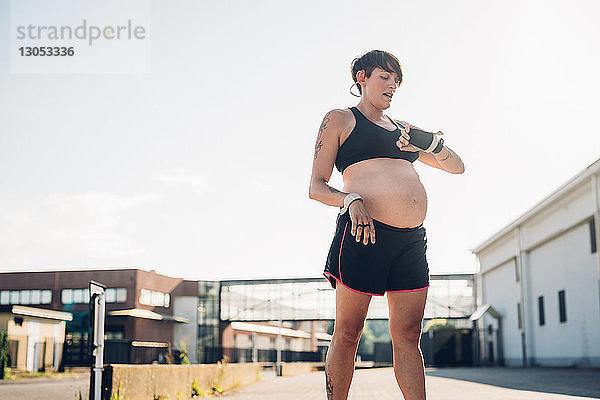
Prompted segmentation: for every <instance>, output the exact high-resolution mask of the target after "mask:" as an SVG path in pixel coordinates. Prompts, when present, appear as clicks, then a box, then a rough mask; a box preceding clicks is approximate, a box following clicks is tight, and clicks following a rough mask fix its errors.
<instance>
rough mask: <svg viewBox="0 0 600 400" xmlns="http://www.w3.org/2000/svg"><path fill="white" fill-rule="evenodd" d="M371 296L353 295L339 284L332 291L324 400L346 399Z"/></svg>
mask: <svg viewBox="0 0 600 400" xmlns="http://www.w3.org/2000/svg"><path fill="white" fill-rule="evenodd" d="M370 302H371V296H370V295H367V294H362V293H357V292H353V291H352V290H350V289H348V288H346V287H344V286H342V285H340V284H339V283H338V284H337V285H336V289H335V310H336V311H335V327H334V330H333V338H332V339H331V343H330V344H329V350H328V351H327V358H326V361H325V385H326V389H327V400H346V399H347V398H348V391H349V390H350V383H351V382H352V375H353V374H354V357H355V356H356V349H357V348H358V342H359V340H360V335H361V334H362V330H363V326H364V323H365V317H366V316H367V311H368V310H369V303H370Z"/></svg>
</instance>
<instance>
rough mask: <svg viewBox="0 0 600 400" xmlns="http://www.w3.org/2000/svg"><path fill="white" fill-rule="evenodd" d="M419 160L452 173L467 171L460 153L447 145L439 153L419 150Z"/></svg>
mask: <svg viewBox="0 0 600 400" xmlns="http://www.w3.org/2000/svg"><path fill="white" fill-rule="evenodd" d="M409 135H410V133H409ZM418 160H419V161H421V162H422V163H424V164H427V165H429V166H432V167H434V168H439V169H443V170H444V171H446V172H450V173H451V174H462V173H463V172H465V165H464V164H463V162H462V160H461V159H460V157H459V156H458V154H456V153H455V152H454V151H453V150H452V149H451V148H450V147H448V146H446V145H444V147H442V151H440V152H439V153H437V154H431V153H426V152H424V151H419V158H418Z"/></svg>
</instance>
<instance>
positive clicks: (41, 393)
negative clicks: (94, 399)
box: [0, 374, 90, 400]
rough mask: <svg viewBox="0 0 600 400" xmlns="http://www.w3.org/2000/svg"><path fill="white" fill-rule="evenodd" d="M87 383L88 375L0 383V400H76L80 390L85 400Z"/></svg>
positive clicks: (88, 380)
mask: <svg viewBox="0 0 600 400" xmlns="http://www.w3.org/2000/svg"><path fill="white" fill-rule="evenodd" d="M89 382H90V378H89V374H87V375H86V374H80V375H78V376H76V377H70V378H32V379H21V380H16V381H0V400H77V399H78V398H79V397H78V396H79V391H80V390H81V393H82V394H83V398H84V399H87V398H88V390H89V389H88V388H89Z"/></svg>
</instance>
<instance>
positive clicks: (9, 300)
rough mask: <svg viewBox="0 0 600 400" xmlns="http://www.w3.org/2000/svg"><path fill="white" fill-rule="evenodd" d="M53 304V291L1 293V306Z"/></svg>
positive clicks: (12, 291) (11, 291) (7, 291)
mask: <svg viewBox="0 0 600 400" xmlns="http://www.w3.org/2000/svg"><path fill="white" fill-rule="evenodd" d="M50 303H52V291H51V290H39V289H34V290H2V291H0V304H3V305H8V304H26V305H29V304H34V305H35V304H50Z"/></svg>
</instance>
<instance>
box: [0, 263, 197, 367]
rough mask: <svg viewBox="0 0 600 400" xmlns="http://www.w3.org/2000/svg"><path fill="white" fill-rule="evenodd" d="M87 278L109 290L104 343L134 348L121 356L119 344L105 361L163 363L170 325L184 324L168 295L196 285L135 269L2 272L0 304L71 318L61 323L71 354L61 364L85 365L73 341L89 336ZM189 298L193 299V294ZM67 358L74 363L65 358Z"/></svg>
mask: <svg viewBox="0 0 600 400" xmlns="http://www.w3.org/2000/svg"><path fill="white" fill-rule="evenodd" d="M90 280H95V281H98V282H101V283H103V284H105V285H106V286H107V287H108V289H107V290H106V313H107V315H106V328H105V335H106V339H107V340H114V341H115V343H116V342H117V341H119V340H122V341H128V344H129V345H130V347H131V346H133V347H135V348H134V349H133V348H132V349H129V350H127V355H126V356H123V354H124V352H125V350H123V346H120V347H119V348H120V350H119V354H113V353H110V354H109V356H108V359H109V360H110V357H113V356H114V357H121V358H120V360H122V361H128V362H134V361H136V360H137V361H138V362H150V361H152V360H146V359H145V358H147V357H146V356H145V355H144V354H148V357H150V358H153V357H154V358H157V360H159V361H166V360H163V359H164V358H165V357H166V356H167V354H169V350H170V349H171V347H172V344H173V340H174V336H175V335H176V329H175V326H177V325H182V324H185V323H187V322H189V320H188V319H187V318H184V317H181V316H179V315H177V314H175V313H174V310H175V308H176V307H175V305H174V304H173V303H174V302H173V297H174V296H177V295H182V296H184V295H186V294H188V293H186V290H187V289H188V288H189V286H192V287H193V288H194V289H195V284H191V285H190V284H189V283H188V282H187V281H185V280H183V279H180V278H171V277H168V276H165V275H160V274H157V273H155V272H148V271H143V270H139V269H118V270H85V271H48V272H10V273H1V274H0V305H6V306H8V305H22V306H33V307H36V308H41V309H48V310H55V311H62V312H68V313H70V314H72V316H73V319H72V321H69V322H68V323H67V324H66V340H67V345H68V346H72V347H73V349H76V350H73V351H71V349H70V348H67V349H66V351H67V354H66V356H67V359H66V362H68V363H71V362H72V363H75V364H77V363H79V364H82V365H85V364H86V363H87V358H86V357H87V354H86V350H87V349H86V348H85V346H83V345H81V346H79V345H78V343H81V342H82V341H85V340H86V339H87V335H88V324H89V322H88V316H89V311H88V301H89V296H90V295H89V288H88V286H89V281H90ZM191 294H192V296H193V295H195V291H193V292H192V293H191ZM194 321H195V318H194ZM193 339H195V338H193ZM193 344H195V341H194V343H193ZM113 348H116V347H113ZM143 349H149V350H148V351H144V350H143ZM107 350H108V348H107ZM142 353H144V354H142ZM71 355H73V356H74V358H73V359H70V358H69V357H70V356H71ZM123 357H125V359H123Z"/></svg>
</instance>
